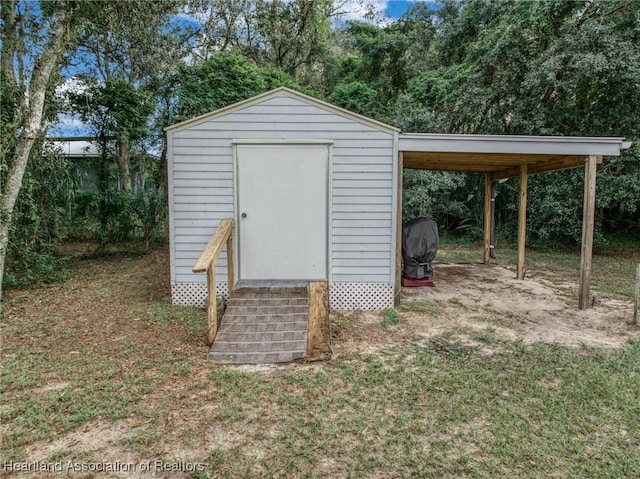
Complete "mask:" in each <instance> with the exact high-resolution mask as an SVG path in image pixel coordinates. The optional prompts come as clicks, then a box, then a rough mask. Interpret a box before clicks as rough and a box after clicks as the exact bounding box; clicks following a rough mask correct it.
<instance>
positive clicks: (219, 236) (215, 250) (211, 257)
mask: <svg viewBox="0 0 640 479" xmlns="http://www.w3.org/2000/svg"><path fill="white" fill-rule="evenodd" d="M232 225H233V220H232V219H231V218H224V219H223V220H221V221H220V223H219V224H218V227H217V228H216V231H215V233H213V236H211V239H210V240H209V242H208V243H207V246H205V248H204V250H203V251H202V254H201V255H200V258H198V261H197V262H196V264H195V265H194V267H193V269H192V271H193V272H194V273H204V272H205V271H206V270H207V269H208V268H209V265H210V264H211V262H212V261H215V260H216V259H217V258H218V256H219V255H220V253H221V252H222V248H223V247H224V244H225V243H226V241H227V239H228V238H229V237H230V236H231V229H232Z"/></svg>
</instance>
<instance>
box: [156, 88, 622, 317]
mask: <svg viewBox="0 0 640 479" xmlns="http://www.w3.org/2000/svg"><path fill="white" fill-rule="evenodd" d="M166 133H167V143H168V174H169V178H168V183H169V207H170V241H171V291H172V298H173V302H174V303H175V304H183V305H204V304H205V303H206V301H207V280H206V278H205V277H204V276H203V275H199V274H195V273H193V271H192V268H193V267H194V263H196V261H197V260H198V258H199V256H200V254H201V253H202V251H203V249H204V248H205V245H207V242H208V241H209V239H210V238H211V236H212V234H213V233H214V231H215V230H216V227H217V226H218V224H219V223H220V221H221V220H222V219H224V218H231V219H232V223H233V225H234V226H233V228H234V233H233V236H232V241H231V242H230V243H228V244H229V246H230V247H231V248H232V249H233V250H234V251H235V258H236V261H235V262H234V266H233V269H234V271H233V272H232V275H231V276H232V278H236V279H237V282H238V284H240V283H243V282H244V283H253V284H255V283H259V282H261V281H267V280H269V281H319V282H324V283H326V284H327V285H328V289H329V302H330V306H331V308H335V309H384V308H389V307H392V306H393V304H394V295H397V293H398V292H399V289H400V287H399V276H400V275H399V273H400V266H401V265H400V261H401V255H400V254H399V253H400V252H399V247H400V241H399V232H400V229H401V218H402V214H401V212H402V203H401V198H402V191H401V190H402V168H403V167H404V168H420V169H433V170H447V171H467V172H480V173H485V174H486V178H487V181H486V185H487V190H486V191H487V195H486V196H487V201H486V202H485V204H486V214H485V225H484V226H485V247H484V258H485V261H489V221H488V218H489V208H490V201H489V198H490V188H491V183H492V181H495V180H498V179H503V178H509V177H519V178H520V186H521V194H520V229H519V241H518V249H519V255H518V265H517V277H519V278H520V279H521V278H522V276H523V275H524V237H525V234H524V228H525V224H526V192H527V177H528V175H529V174H534V173H542V172H545V171H552V170H557V169H563V168H575V167H581V166H586V168H585V172H586V173H585V206H584V232H583V258H582V273H581V285H580V286H581V293H580V297H581V298H580V306H581V307H583V308H584V307H588V294H589V293H588V291H589V277H590V268H591V243H592V240H593V236H592V235H593V209H594V201H595V178H596V169H597V165H598V164H599V163H600V162H602V158H603V156H607V155H611V156H618V155H619V154H620V151H621V150H622V149H624V148H627V147H628V146H629V144H628V143H626V142H624V140H623V139H622V138H576V137H570V138H567V137H535V136H534V137H527V136H492V135H443V134H411V133H400V131H399V130H398V129H397V128H395V127H392V126H389V125H386V124H383V123H380V122H378V121H375V120H372V119H370V118H366V117H363V116H361V115H357V114H355V113H352V112H349V111H346V110H344V109H341V108H338V107H336V106H333V105H330V104H328V103H326V102H323V101H320V100H317V99H315V98H312V97H309V96H307V95H304V94H301V93H298V92H295V91H292V90H289V89H287V88H278V89H276V90H273V91H270V92H267V93H264V94H262V95H258V96H256V97H254V98H250V99H248V100H245V101H242V102H240V103H237V104H234V105H231V106H229V107H226V108H222V109H220V110H217V111H215V112H212V113H209V114H206V115H203V116H200V117H197V118H194V119H191V120H188V121H185V122H182V123H179V124H176V125H173V126H171V127H169V128H167V130H166ZM225 254H226V250H225V251H223V252H222V258H221V260H220V261H218V262H217V264H216V268H215V285H216V292H217V294H222V295H225V296H228V293H229V285H228V281H229V274H228V273H229V272H228V271H227V266H226V265H227V263H226V261H225V260H224V255H225ZM235 281H236V280H234V282H235Z"/></svg>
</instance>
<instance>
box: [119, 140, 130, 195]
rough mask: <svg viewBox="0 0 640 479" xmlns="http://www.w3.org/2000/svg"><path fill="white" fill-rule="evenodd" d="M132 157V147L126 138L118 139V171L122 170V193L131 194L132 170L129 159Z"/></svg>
mask: <svg viewBox="0 0 640 479" xmlns="http://www.w3.org/2000/svg"><path fill="white" fill-rule="evenodd" d="M130 157H131V145H130V144H129V140H128V139H126V138H119V139H118V154H117V158H118V169H119V170H120V184H121V185H122V191H123V192H124V193H126V194H128V195H129V194H131V170H130V169H129V159H130Z"/></svg>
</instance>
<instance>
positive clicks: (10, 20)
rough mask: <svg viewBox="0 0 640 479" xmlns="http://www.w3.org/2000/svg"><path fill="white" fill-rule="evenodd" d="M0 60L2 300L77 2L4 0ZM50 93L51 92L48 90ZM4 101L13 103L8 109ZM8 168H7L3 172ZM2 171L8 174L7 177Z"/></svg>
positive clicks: (0, 256)
mask: <svg viewBox="0 0 640 479" xmlns="http://www.w3.org/2000/svg"><path fill="white" fill-rule="evenodd" d="M0 8H1V11H0V18H1V20H2V38H3V42H2V51H1V55H2V57H1V59H0V65H1V67H2V72H1V80H2V85H1V93H2V97H3V100H2V101H3V105H2V106H3V113H2V137H3V140H2V150H1V151H0V155H1V159H2V169H1V171H0V173H1V174H2V176H3V177H4V178H5V179H4V181H3V182H2V186H1V193H2V197H1V198H0V300H2V285H1V284H2V279H3V277H4V269H5V259H6V256H7V247H8V243H9V229H10V226H11V222H12V217H13V211H14V207H15V204H16V200H17V198H18V194H19V193H20V189H21V187H22V180H23V177H24V172H25V169H26V166H27V162H28V160H29V156H30V153H31V149H32V147H33V145H34V143H35V142H36V140H37V139H38V138H41V137H42V136H43V134H44V131H45V128H46V117H45V108H46V106H47V103H48V102H50V101H51V96H50V93H51V88H50V87H51V82H52V80H53V79H54V78H55V77H56V75H57V74H58V73H59V71H60V60H61V58H62V55H63V53H64V52H65V49H66V47H67V44H68V43H67V42H68V39H69V33H70V31H71V28H72V22H73V20H74V14H75V13H76V11H77V2H72V1H62V0H58V1H51V2H42V3H38V4H36V3H30V2H20V1H18V0H8V1H3V2H2V3H1V4H0ZM48 94H49V95H48ZM6 106H11V107H12V108H11V109H10V110H9V111H7V110H5V107H6ZM5 172H6V173H5ZM5 174H6V176H5Z"/></svg>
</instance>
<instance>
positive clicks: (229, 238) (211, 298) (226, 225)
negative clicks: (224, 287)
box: [192, 218, 235, 344]
mask: <svg viewBox="0 0 640 479" xmlns="http://www.w3.org/2000/svg"><path fill="white" fill-rule="evenodd" d="M232 233H233V219H231V218H224V219H223V220H221V221H220V224H218V227H217V228H216V231H215V232H214V233H213V236H211V239H210V240H209V242H208V243H207V246H205V248H204V250H203V251H202V254H201V255H200V258H198V261H196V264H195V265H194V266H193V269H192V271H193V272H194V273H204V272H205V271H206V272H207V293H208V299H207V320H208V323H209V327H208V331H207V337H208V339H209V344H211V343H213V340H214V339H215V338H216V333H217V332H218V305H217V302H216V261H218V257H219V256H220V253H222V249H223V248H224V245H225V243H226V245H227V277H228V280H229V293H231V291H232V290H233V288H234V286H235V281H234V276H233V234H232Z"/></svg>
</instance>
